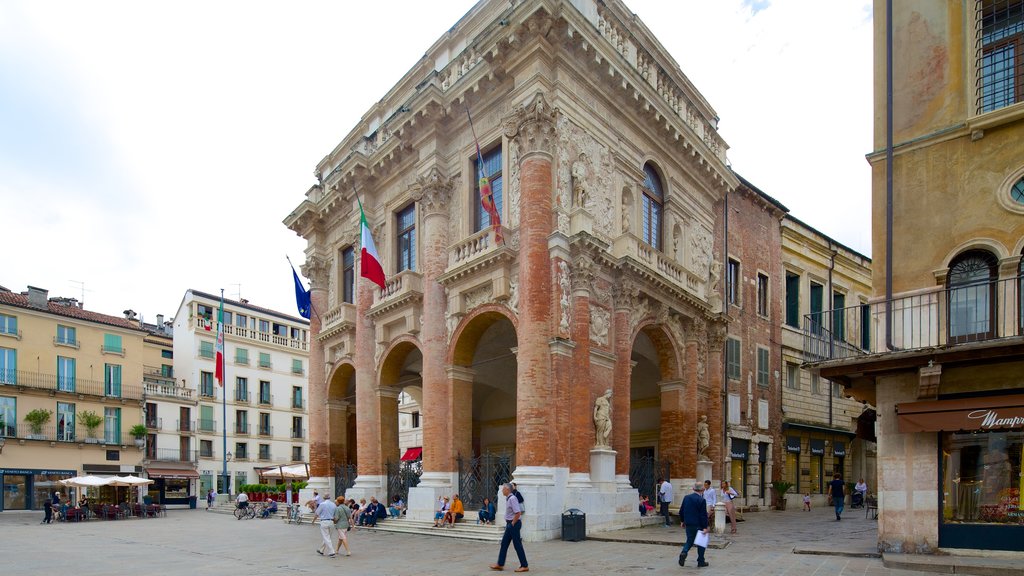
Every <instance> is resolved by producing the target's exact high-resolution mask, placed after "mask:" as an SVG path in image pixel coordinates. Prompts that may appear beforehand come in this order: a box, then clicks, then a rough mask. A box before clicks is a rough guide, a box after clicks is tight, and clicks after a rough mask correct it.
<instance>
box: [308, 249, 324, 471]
mask: <svg viewBox="0 0 1024 576" xmlns="http://www.w3.org/2000/svg"><path fill="white" fill-rule="evenodd" d="M302 274H303V275H304V276H306V277H307V278H309V280H310V287H309V289H310V300H311V301H312V303H313V311H314V312H313V313H311V314H310V318H309V384H308V387H307V388H308V390H307V391H306V392H307V397H308V398H309V474H310V476H311V477H316V478H326V477H328V476H330V472H331V453H330V442H329V439H328V431H329V427H328V422H327V375H326V370H325V367H324V346H323V344H321V343H320V339H319V338H317V336H319V335H320V323H321V320H320V319H321V314H325V313H326V312H327V274H328V265H327V261H326V260H324V259H323V258H320V257H319V256H315V255H310V256H308V257H307V258H306V263H305V264H303V266H302Z"/></svg>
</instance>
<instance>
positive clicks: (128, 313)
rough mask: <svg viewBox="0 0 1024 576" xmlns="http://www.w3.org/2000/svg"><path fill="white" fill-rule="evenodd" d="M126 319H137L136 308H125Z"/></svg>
mask: <svg viewBox="0 0 1024 576" xmlns="http://www.w3.org/2000/svg"><path fill="white" fill-rule="evenodd" d="M124 319H125V320H135V310H132V309H131V308H129V309H127V310H125V311H124Z"/></svg>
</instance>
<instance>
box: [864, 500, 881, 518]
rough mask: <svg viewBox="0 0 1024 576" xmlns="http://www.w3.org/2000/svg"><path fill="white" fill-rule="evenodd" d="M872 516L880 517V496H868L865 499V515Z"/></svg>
mask: <svg viewBox="0 0 1024 576" xmlns="http://www.w3.org/2000/svg"><path fill="white" fill-rule="evenodd" d="M869 515H870V516H871V518H872V519H874V520H877V519H878V498H877V497H876V496H868V497H867V498H865V499H864V517H865V518H867V517H868V516H869Z"/></svg>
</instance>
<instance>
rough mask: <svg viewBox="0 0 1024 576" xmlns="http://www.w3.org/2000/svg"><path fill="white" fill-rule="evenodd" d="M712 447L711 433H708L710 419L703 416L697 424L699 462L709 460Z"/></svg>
mask: <svg viewBox="0 0 1024 576" xmlns="http://www.w3.org/2000/svg"><path fill="white" fill-rule="evenodd" d="M710 445H711V432H709V431H708V417H707V416H701V417H700V422H697V460H698V461H699V460H707V459H708V446H710Z"/></svg>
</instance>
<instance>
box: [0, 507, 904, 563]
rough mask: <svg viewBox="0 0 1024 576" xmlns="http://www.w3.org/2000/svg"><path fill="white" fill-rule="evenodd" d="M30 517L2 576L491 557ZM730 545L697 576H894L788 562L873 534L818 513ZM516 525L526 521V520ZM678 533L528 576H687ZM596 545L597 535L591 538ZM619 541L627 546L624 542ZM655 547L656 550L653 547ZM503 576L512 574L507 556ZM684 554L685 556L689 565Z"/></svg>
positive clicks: (477, 548) (749, 527)
mask: <svg viewBox="0 0 1024 576" xmlns="http://www.w3.org/2000/svg"><path fill="white" fill-rule="evenodd" d="M41 517H42V514H41V513H40V514H31V513H18V512H4V513H2V514H0V542H3V550H4V560H5V567H6V568H7V570H8V571H9V573H11V574H32V575H34V576H35V575H49V574H55V575H56V574H75V575H76V576H89V575H97V576H98V575H104V576H107V575H111V574H140V573H145V572H150V573H154V574H160V575H161V576H165V575H166V576H175V575H188V576H197V575H202V574H244V575H247V576H250V575H252V576H255V575H262V574H338V573H348V574H367V575H371V574H372V575H392V574H393V575H433V574H436V575H444V576H460V575H482V574H491V573H492V572H491V571H490V570H488V566H489V565H490V564H491V563H493V562H494V560H495V559H496V557H497V553H498V546H497V545H496V544H492V543H482V542H475V541H464V540H454V539H447V538H438V537H433V536H419V535H407V534H394V533H385V532H377V531H370V530H365V529H364V530H358V531H353V532H351V533H350V534H351V536H350V545H351V546H352V548H353V555H352V556H351V557H347V558H346V557H339V558H337V559H334V560H331V559H327V558H323V557H320V556H318V555H317V554H315V553H314V549H315V548H316V547H317V546H318V545H319V538H320V536H319V533H320V531H319V529H318V528H317V527H315V526H311V525H301V526H291V525H287V524H285V523H283V522H282V521H281V520H279V519H278V520H242V521H239V520H235V519H234V518H233V517H231V516H227V515H222V514H212V513H207V512H206V511H205V510H201V509H200V510H171V511H169V512H168V514H167V517H166V518H157V519H149V520H117V521H89V522H84V523H78V524H75V523H73V524H51V525H40V524H39V520H40V519H41ZM746 519H747V520H746V521H745V522H742V523H740V525H739V534H737V535H735V536H732V537H730V538H728V539H727V541H728V544H727V545H726V546H725V547H724V548H722V549H712V550H708V561H709V562H710V563H711V566H710V567H708V568H702V569H699V573H700V574H735V575H742V576H753V575H783V574H785V575H794V576H798V575H799V576H807V575H832V574H835V575H852V574H866V575H886V574H892V575H894V576H897V575H903V576H911V575H914V574H921V573H918V572H910V571H902V570H889V569H887V568H885V567H883V566H882V561H881V560H880V559H878V558H865V557H856V556H835V555H820V554H794V553H793V550H794V548H799V549H803V550H805V551H815V550H818V551H828V550H835V551H837V552H842V553H845V554H857V553H860V552H868V553H869V552H871V546H870V542H871V541H872V540H873V539H874V537H875V536H874V534H875V523H874V521H872V520H866V519H865V518H864V513H863V512H862V511H857V510H853V511H849V512H848V514H847V515H846V517H845V519H844V520H843V521H842V522H836V521H835V519H834V516H833V515H832V512H831V510H830V509H827V508H819V509H816V510H814V511H812V512H809V513H808V512H801V511H795V510H790V511H786V512H774V511H772V512H757V513H748V514H747V515H746ZM527 521H529V520H528V519H527ZM681 533H682V530H681V529H680V528H678V527H673V528H664V527H649V528H642V529H636V530H626V531H620V532H617V533H611V534H602V535H599V536H605V537H608V536H610V537H612V538H616V539H619V541H596V540H587V541H585V542H561V541H553V542H543V543H527V544H526V550H527V556H528V558H529V560H530V572H531V573H541V574H560V575H562V576H569V575H574V574H579V575H587V576H592V575H598V574H680V573H697V572H698V569H697V568H696V567H693V566H687V567H686V568H680V567H679V566H678V564H677V563H676V559H677V556H678V553H679V549H678V547H677V546H676V545H674V544H672V545H666V544H668V543H671V542H676V541H678V542H681V541H682V537H681ZM596 536H597V535H596ZM627 540H634V541H633V542H630V541H627ZM653 542H661V543H653ZM509 552H510V560H509V564H508V565H507V566H506V571H507V572H509V571H511V570H512V569H513V568H515V567H516V566H518V563H517V562H516V561H515V554H514V552H512V551H511V550H510V551H509ZM695 560H696V554H695V552H693V553H691V562H693V563H695Z"/></svg>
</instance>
